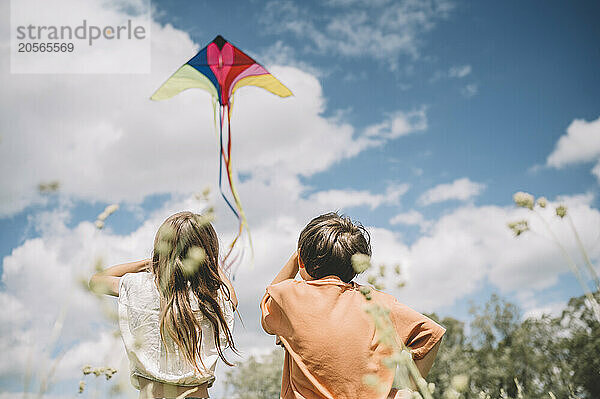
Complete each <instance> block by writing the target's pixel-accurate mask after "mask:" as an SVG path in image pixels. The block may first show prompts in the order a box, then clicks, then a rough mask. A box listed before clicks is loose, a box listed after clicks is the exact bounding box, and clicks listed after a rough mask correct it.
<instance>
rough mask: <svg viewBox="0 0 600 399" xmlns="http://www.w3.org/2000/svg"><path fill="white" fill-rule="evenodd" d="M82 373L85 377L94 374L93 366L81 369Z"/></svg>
mask: <svg viewBox="0 0 600 399" xmlns="http://www.w3.org/2000/svg"><path fill="white" fill-rule="evenodd" d="M81 371H82V372H83V375H88V374H90V373H91V372H92V366H90V365H86V366H83V367H82V368H81Z"/></svg>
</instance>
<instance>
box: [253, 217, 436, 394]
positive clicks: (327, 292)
mask: <svg viewBox="0 0 600 399" xmlns="http://www.w3.org/2000/svg"><path fill="white" fill-rule="evenodd" d="M369 240H370V238H369V234H368V232H367V231H366V230H365V229H364V227H363V226H361V225H360V224H354V223H352V221H351V220H350V219H349V218H347V217H343V216H340V215H338V214H337V213H328V214H325V215H321V216H318V217H316V218H314V219H313V220H311V221H310V223H308V225H306V227H305V228H304V230H302V232H301V233H300V238H299V239H298V251H297V252H296V253H295V254H294V255H292V257H291V258H290V260H289V261H288V262H287V263H286V264H285V266H284V267H283V269H281V271H280V272H279V273H278V274H277V276H276V277H275V279H274V280H273V282H272V283H271V285H270V286H268V287H267V292H266V294H265V296H264V297H263V299H262V302H261V311H262V318H261V323H262V326H263V328H264V330H265V331H266V332H267V333H269V334H274V335H277V336H278V337H279V339H280V340H281V343H282V344H283V346H284V347H285V361H284V365H283V378H282V382H281V398H283V399H288V398H289V399H292V398H293V399H300V398H306V399H312V398H318V399H321V398H327V399H349V398H369V399H371V398H377V399H380V398H381V399H383V398H386V397H388V398H394V397H396V398H400V397H402V396H401V395H403V393H402V392H398V391H396V390H395V389H392V388H391V387H392V381H393V378H394V375H393V374H394V373H393V371H392V370H389V369H388V368H386V367H385V366H384V365H382V364H381V360H382V359H383V358H384V357H385V356H386V355H388V354H389V348H388V347H385V346H383V345H381V344H378V343H377V339H376V338H375V326H374V322H373V320H372V319H371V317H370V316H369V315H368V314H367V313H366V312H365V311H364V309H363V306H364V305H365V303H366V299H365V298H364V297H363V295H362V294H361V293H360V291H359V288H360V286H359V285H358V284H356V283H354V282H352V279H353V278H354V277H355V276H356V272H355V271H354V269H353V267H352V262H351V258H352V255H354V254H356V253H360V254H365V255H368V256H371V246H370V242H369ZM298 272H299V273H300V276H301V277H302V281H295V280H293V279H294V277H295V276H296V274H297V273H298ZM371 295H372V300H371V302H373V303H376V304H378V305H380V306H384V307H386V308H388V309H390V317H391V321H392V324H393V325H394V328H395V330H396V332H397V334H398V336H399V337H400V339H402V341H403V342H404V343H405V344H406V346H407V347H408V348H409V349H410V350H411V351H412V353H413V359H415V363H416V365H417V367H418V368H419V371H420V372H421V375H422V376H423V377H425V376H426V375H427V373H428V372H429V369H430V368H431V366H432V364H433V360H434V359H435V356H436V354H437V350H438V347H439V344H440V339H441V337H442V335H443V334H444V332H445V329H444V328H442V327H441V326H439V325H438V324H436V323H435V322H433V321H432V320H430V319H428V318H427V317H425V316H423V315H421V314H420V313H418V312H416V311H414V310H412V309H410V308H408V307H407V306H405V305H402V304H401V303H399V302H398V301H396V299H395V298H393V297H392V296H391V295H388V294H385V293H383V292H379V291H376V290H372V294H371ZM366 374H375V375H377V376H378V377H379V381H380V383H381V384H383V385H384V388H385V390H384V393H383V394H382V393H380V391H378V390H376V389H374V388H372V387H370V386H368V385H366V384H365V383H364V382H363V376H364V375H366ZM388 392H389V393H388Z"/></svg>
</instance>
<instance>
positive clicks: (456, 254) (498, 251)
mask: <svg viewBox="0 0 600 399" xmlns="http://www.w3.org/2000/svg"><path fill="white" fill-rule="evenodd" d="M590 198H591V197H590V196H589V195H585V196H576V197H563V198H562V199H560V200H557V201H554V202H552V203H550V205H549V206H548V207H547V208H546V209H543V210H541V214H542V216H543V217H544V218H545V219H546V220H548V222H549V225H550V226H551V228H552V229H553V231H554V232H555V234H556V235H557V236H558V238H559V239H560V240H561V242H562V244H563V245H564V246H565V247H566V249H567V250H568V251H569V253H571V254H572V256H575V257H577V258H578V259H579V255H577V253H578V248H577V245H576V243H575V241H574V239H573V236H572V233H571V231H570V229H569V227H568V226H567V225H566V221H565V220H562V219H560V218H558V217H556V216H555V215H554V206H556V205H557V204H559V203H566V204H567V206H568V208H569V212H570V214H571V217H573V220H574V223H575V225H576V226H577V229H578V231H579V234H580V236H581V237H582V240H583V243H584V246H585V247H586V248H587V249H588V252H589V255H590V257H591V258H592V260H593V261H594V262H595V261H597V259H598V258H599V257H600V247H599V246H598V245H597V244H598V242H597V237H598V225H600V212H599V211H598V210H597V209H594V208H592V207H591V202H590V201H593V198H592V199H590ZM523 218H526V219H528V220H529V224H530V226H531V228H532V230H533V231H534V232H535V233H531V232H527V233H525V234H522V235H521V236H519V237H518V238H517V237H514V235H513V234H512V233H511V232H510V230H509V229H508V228H507V226H506V224H507V222H510V221H515V220H520V219H523ZM549 236H550V235H549V233H548V231H547V230H546V227H545V225H544V224H543V223H542V222H541V221H540V220H539V218H537V217H533V214H532V213H531V212H530V211H528V210H525V209H522V208H513V207H510V208H503V207H498V206H481V207H475V206H472V205H469V206H465V207H461V208H459V209H456V210H454V211H453V212H452V213H450V214H447V215H445V216H443V217H442V218H440V219H439V220H437V221H436V222H435V223H434V225H433V226H432V227H431V228H430V229H429V230H428V232H427V234H426V235H424V236H422V237H420V238H419V239H418V240H417V241H415V242H414V243H413V244H412V245H411V246H410V248H409V252H408V256H407V258H408V261H409V265H410V275H411V277H410V280H409V284H408V285H407V287H406V288H404V289H402V290H400V291H397V292H396V293H395V294H396V295H397V296H398V297H399V298H400V299H401V300H404V301H405V302H406V303H409V304H414V305H415V306H417V307H418V308H419V309H429V310H434V309H436V308H438V309H439V308H440V307H444V306H451V305H452V303H454V301H455V300H457V299H458V298H461V297H464V296H465V295H468V294H470V293H473V292H476V291H477V290H478V289H480V288H481V286H482V284H483V283H484V282H485V281H488V282H490V283H491V284H493V285H494V286H496V287H498V288H499V289H500V292H501V293H502V294H510V293H517V294H519V293H522V292H533V293H537V292H539V291H540V290H543V289H546V288H549V287H553V286H555V285H556V284H558V283H559V282H560V280H559V276H560V275H561V274H564V273H569V272H570V269H569V267H568V265H567V263H566V261H565V260H564V259H563V258H562V256H561V252H560V250H559V248H558V246H556V245H555V244H553V243H552V241H551V240H548V239H546V237H549ZM597 270H598V268H597ZM517 297H519V295H517ZM525 299H526V300H525ZM525 299H523V302H522V303H521V305H522V306H523V307H524V310H525V311H526V312H527V311H529V310H530V309H535V308H540V307H543V306H547V305H548V306H549V304H547V303H539V302H537V301H532V300H531V298H530V297H527V298H525Z"/></svg>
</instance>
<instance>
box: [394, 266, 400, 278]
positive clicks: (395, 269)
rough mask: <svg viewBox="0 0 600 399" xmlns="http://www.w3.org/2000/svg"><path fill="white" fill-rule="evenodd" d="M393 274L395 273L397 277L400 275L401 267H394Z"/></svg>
mask: <svg viewBox="0 0 600 399" xmlns="http://www.w3.org/2000/svg"><path fill="white" fill-rule="evenodd" d="M394 273H396V275H397V276H399V275H401V274H402V267H401V266H400V265H396V266H394Z"/></svg>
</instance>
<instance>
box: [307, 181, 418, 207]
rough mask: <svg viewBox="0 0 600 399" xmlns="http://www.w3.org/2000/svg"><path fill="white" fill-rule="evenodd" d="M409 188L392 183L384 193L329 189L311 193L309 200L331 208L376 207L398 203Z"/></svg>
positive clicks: (405, 185)
mask: <svg viewBox="0 0 600 399" xmlns="http://www.w3.org/2000/svg"><path fill="white" fill-rule="evenodd" d="M408 188H409V186H408V184H400V185H391V186H388V188H387V189H386V191H385V193H383V194H373V193H371V192H369V191H364V190H327V191H319V192H317V193H315V194H313V195H311V196H310V197H309V200H311V201H316V202H317V203H319V204H322V205H324V206H327V207H329V208H331V209H341V208H352V207H357V206H361V205H367V206H369V207H370V208H371V209H375V208H377V207H379V206H381V205H384V204H386V205H395V204H398V203H399V201H400V197H401V196H402V195H404V194H405V193H406V192H407V191H408Z"/></svg>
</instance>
